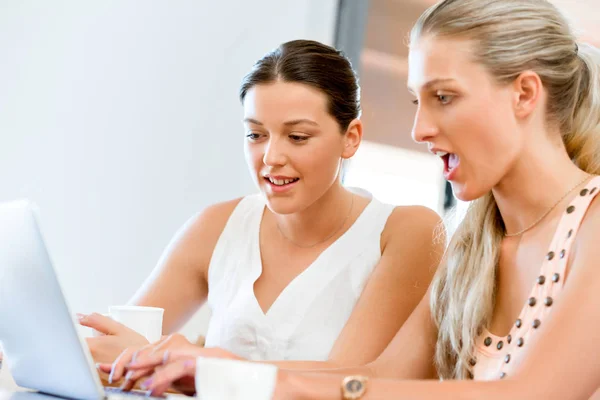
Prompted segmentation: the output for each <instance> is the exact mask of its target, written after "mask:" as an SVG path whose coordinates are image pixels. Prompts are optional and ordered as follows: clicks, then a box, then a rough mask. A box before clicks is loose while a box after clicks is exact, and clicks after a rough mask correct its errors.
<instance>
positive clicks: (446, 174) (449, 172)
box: [444, 161, 460, 181]
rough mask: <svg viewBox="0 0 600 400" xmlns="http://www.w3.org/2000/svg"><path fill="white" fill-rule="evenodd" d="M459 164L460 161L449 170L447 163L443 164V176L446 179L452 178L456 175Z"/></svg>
mask: <svg viewBox="0 0 600 400" xmlns="http://www.w3.org/2000/svg"><path fill="white" fill-rule="evenodd" d="M459 166H460V161H459V162H458V164H456V165H455V166H454V168H452V170H449V169H448V165H446V164H444V178H446V180H447V181H451V180H453V179H454V178H455V177H456V170H457V169H458V167H459Z"/></svg>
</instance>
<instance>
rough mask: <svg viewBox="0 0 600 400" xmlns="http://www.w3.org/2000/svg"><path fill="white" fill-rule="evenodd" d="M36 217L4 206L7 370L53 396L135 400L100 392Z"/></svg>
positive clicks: (0, 260)
mask: <svg viewBox="0 0 600 400" xmlns="http://www.w3.org/2000/svg"><path fill="white" fill-rule="evenodd" d="M36 215H37V211H36V207H35V205H34V204H33V203H31V202H29V201H27V200H23V201H15V202H11V203H3V204H0V342H2V346H3V349H4V354H5V362H4V365H3V368H7V367H8V368H9V369H10V372H11V374H12V376H13V378H14V380H15V382H16V383H17V385H19V386H21V387H24V388H28V389H34V390H37V391H39V392H41V393H46V394H51V395H55V396H61V397H68V398H75V399H101V398H106V397H109V398H112V397H117V396H118V397H123V396H125V395H126V396H135V395H136V394H135V393H132V394H126V393H122V392H121V393H117V394H108V393H109V390H105V388H103V387H102V384H101V381H100V378H99V376H98V374H97V372H96V368H95V364H94V362H93V360H92V357H91V355H90V352H89V350H88V347H87V344H86V343H85V341H84V339H83V338H82V337H80V336H79V334H78V330H77V326H76V324H77V322H76V321H75V316H74V314H73V312H72V310H70V309H69V306H68V304H67V302H66V300H65V297H64V295H63V292H62V290H61V287H60V284H59V282H58V279H57V277H56V274H55V272H54V268H53V267H52V263H51V261H50V257H49V255H48V251H47V250H46V246H45V245H44V240H43V238H42V235H41V232H40V229H39V226H38V222H37V216H36ZM7 364H8V365H7ZM140 394H141V393H137V395H140Z"/></svg>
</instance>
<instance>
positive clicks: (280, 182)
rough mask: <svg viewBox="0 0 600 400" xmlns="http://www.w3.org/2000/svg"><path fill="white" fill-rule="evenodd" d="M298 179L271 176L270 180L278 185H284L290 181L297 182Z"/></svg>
mask: <svg viewBox="0 0 600 400" xmlns="http://www.w3.org/2000/svg"><path fill="white" fill-rule="evenodd" d="M296 180H297V179H296V178H293V179H273V178H271V177H269V181H270V182H271V183H272V184H274V185H277V186H283V185H287V184H288V183H292V182H295V181H296Z"/></svg>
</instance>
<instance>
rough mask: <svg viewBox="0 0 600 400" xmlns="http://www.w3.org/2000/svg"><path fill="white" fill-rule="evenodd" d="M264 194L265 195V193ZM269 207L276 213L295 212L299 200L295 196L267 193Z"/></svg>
mask: <svg viewBox="0 0 600 400" xmlns="http://www.w3.org/2000/svg"><path fill="white" fill-rule="evenodd" d="M263 195H265V194H264V193H263ZM265 198H266V203H267V207H269V210H271V211H272V212H273V213H275V214H280V215H285V214H293V213H295V212H297V211H298V209H299V208H298V204H297V201H295V199H294V198H293V197H279V196H269V195H265Z"/></svg>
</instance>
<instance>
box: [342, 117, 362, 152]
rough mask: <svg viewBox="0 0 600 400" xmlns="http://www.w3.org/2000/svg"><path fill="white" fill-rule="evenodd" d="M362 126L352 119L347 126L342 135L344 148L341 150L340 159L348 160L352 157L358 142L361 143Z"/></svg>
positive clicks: (357, 120) (358, 144)
mask: <svg viewBox="0 0 600 400" xmlns="http://www.w3.org/2000/svg"><path fill="white" fill-rule="evenodd" d="M362 135H363V125H362V122H361V121H360V120H359V119H354V120H352V122H350V124H349V125H348V129H346V133H345V134H344V148H343V149H342V158H344V159H348V158H350V157H352V156H353V155H354V154H355V153H356V150H358V146H360V142H361V141H362Z"/></svg>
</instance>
